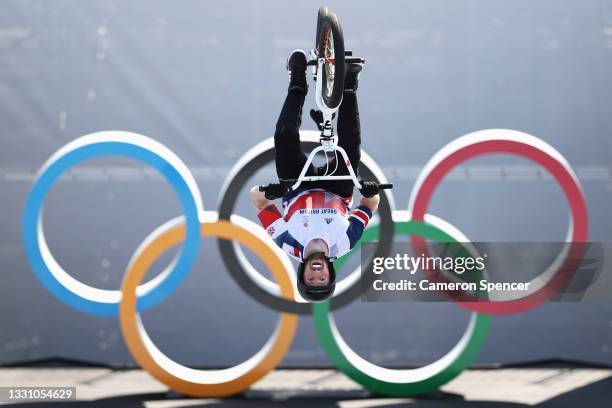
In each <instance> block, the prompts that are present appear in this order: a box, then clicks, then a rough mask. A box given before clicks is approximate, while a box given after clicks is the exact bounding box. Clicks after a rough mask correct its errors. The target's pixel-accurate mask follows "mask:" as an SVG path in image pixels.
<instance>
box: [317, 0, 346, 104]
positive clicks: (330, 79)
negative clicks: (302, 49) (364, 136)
mask: <svg viewBox="0 0 612 408" xmlns="http://www.w3.org/2000/svg"><path fill="white" fill-rule="evenodd" d="M317 54H318V56H319V58H324V62H323V66H322V72H318V73H317V76H318V78H319V80H321V81H322V84H321V85H322V86H321V90H322V91H321V92H322V95H321V96H322V99H323V102H324V103H325V106H327V107H328V108H330V109H335V108H337V107H338V106H339V105H340V102H342V92H343V91H344V36H343V34H342V27H340V23H339V22H338V18H337V17H336V15H335V14H334V13H332V12H330V11H329V9H327V7H321V8H320V9H319V16H318V21H317Z"/></svg>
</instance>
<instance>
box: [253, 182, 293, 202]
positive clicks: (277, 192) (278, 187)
mask: <svg viewBox="0 0 612 408" xmlns="http://www.w3.org/2000/svg"><path fill="white" fill-rule="evenodd" d="M287 190H288V189H287V186H285V185H283V184H280V183H278V184H277V183H270V184H268V185H267V186H259V191H263V192H264V193H265V196H266V198H267V199H268V200H275V199H277V198H281V197H282V196H283V195H284V194H285V193H286V192H287Z"/></svg>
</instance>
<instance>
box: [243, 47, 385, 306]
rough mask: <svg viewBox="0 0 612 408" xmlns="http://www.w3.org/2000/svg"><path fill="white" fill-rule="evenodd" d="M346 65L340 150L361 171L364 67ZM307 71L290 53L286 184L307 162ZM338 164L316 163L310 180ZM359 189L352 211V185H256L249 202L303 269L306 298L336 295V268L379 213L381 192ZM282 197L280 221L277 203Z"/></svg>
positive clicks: (283, 125)
mask: <svg viewBox="0 0 612 408" xmlns="http://www.w3.org/2000/svg"><path fill="white" fill-rule="evenodd" d="M346 66H347V68H346V78H345V82H344V93H343V100H342V103H341V105H340V108H339V112H338V123H337V128H338V146H340V147H342V148H343V149H344V150H345V151H346V153H347V156H348V158H349V160H350V162H351V164H352V166H353V168H354V169H355V170H356V171H357V169H358V165H359V160H360V157H361V150H360V145H361V128H360V124H359V110H358V107H357V95H356V91H357V83H358V77H359V73H360V72H361V69H362V67H363V64H361V63H348V62H347V64H346ZM306 68H307V58H306V54H305V53H304V51H302V50H295V51H293V52H292V54H291V55H290V56H289V58H288V60H287V70H288V71H289V72H290V80H289V89H288V93H287V97H286V99H285V103H284V105H283V108H282V110H281V113H280V116H279V118H278V122H277V123H276V132H275V133H274V147H275V152H276V157H275V159H276V160H275V161H276V173H277V175H278V178H279V179H280V180H281V181H282V180H287V179H297V178H298V176H299V174H300V172H301V171H302V168H303V167H304V165H305V163H306V160H307V157H306V155H305V154H304V153H303V152H302V149H301V146H300V134H299V129H300V125H301V122H302V106H303V105H304V99H305V97H306V93H307V92H308V84H307V81H306ZM310 115H311V117H312V118H313V119H314V120H315V123H317V126H318V127H319V129H321V123H320V122H321V121H322V114H321V112H320V111H315V110H311V111H310ZM333 160H335V159H332V161H331V163H326V164H323V165H322V166H319V167H315V166H314V165H312V164H311V165H310V168H309V169H308V172H307V173H306V174H307V175H309V176H310V175H324V174H325V173H326V171H327V169H333V168H335V167H336V163H335V162H334V161H333ZM337 166H338V167H337V172H336V173H337V174H348V169H347V167H346V164H345V163H344V160H339V161H338V163H337ZM361 184H362V189H361V190H360V192H361V195H362V198H361V200H360V202H359V205H358V206H357V207H356V208H355V209H353V210H352V211H350V208H351V205H352V196H353V187H354V186H353V181H352V180H321V181H309V182H302V184H301V185H300V187H299V188H298V189H297V190H295V191H292V192H289V193H287V187H286V186H285V185H283V184H269V185H268V186H267V187H266V188H265V193H264V192H262V191H260V188H259V186H255V187H253V188H252V189H251V192H250V194H251V201H252V203H253V205H254V206H255V208H256V209H257V211H258V217H259V219H260V221H261V223H262V224H263V227H264V228H265V229H266V230H267V232H268V234H269V235H270V237H272V239H273V240H274V241H275V242H276V244H277V245H278V246H279V247H281V248H282V249H283V250H285V251H286V252H287V253H288V254H289V255H290V256H291V257H293V258H294V259H296V260H297V261H299V262H300V266H299V268H298V277H297V286H298V291H299V293H300V295H301V296H302V297H303V298H304V299H307V300H309V301H315V302H316V301H323V300H325V299H327V298H329V297H330V296H331V295H332V294H333V292H334V288H335V278H336V274H335V270H334V267H333V264H332V262H333V261H334V260H335V259H336V258H338V257H340V256H341V255H344V254H345V253H347V252H348V251H349V250H350V249H351V248H353V246H355V244H356V243H357V241H358V240H359V238H360V237H361V234H362V233H363V230H364V228H365V227H366V225H367V224H368V222H369V221H370V218H372V214H373V213H374V212H375V211H376V209H377V208H378V203H379V201H380V197H379V195H378V185H377V184H376V183H373V182H361ZM281 197H282V206H283V214H282V215H281V213H280V211H279V210H278V208H277V207H276V206H275V205H274V203H273V201H272V200H274V199H275V198H281Z"/></svg>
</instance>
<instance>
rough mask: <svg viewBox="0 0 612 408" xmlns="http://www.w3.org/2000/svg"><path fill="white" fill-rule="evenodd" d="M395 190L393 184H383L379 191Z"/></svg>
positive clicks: (379, 186)
mask: <svg viewBox="0 0 612 408" xmlns="http://www.w3.org/2000/svg"><path fill="white" fill-rule="evenodd" d="M391 188H393V183H383V184H379V185H378V189H379V190H387V189H391Z"/></svg>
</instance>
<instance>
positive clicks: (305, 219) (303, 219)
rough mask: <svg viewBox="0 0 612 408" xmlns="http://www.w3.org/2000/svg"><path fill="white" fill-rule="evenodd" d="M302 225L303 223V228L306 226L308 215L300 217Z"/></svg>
mask: <svg viewBox="0 0 612 408" xmlns="http://www.w3.org/2000/svg"><path fill="white" fill-rule="evenodd" d="M302 225H304V228H308V217H303V218H302Z"/></svg>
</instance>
